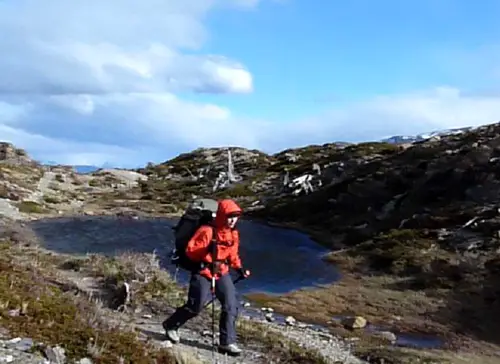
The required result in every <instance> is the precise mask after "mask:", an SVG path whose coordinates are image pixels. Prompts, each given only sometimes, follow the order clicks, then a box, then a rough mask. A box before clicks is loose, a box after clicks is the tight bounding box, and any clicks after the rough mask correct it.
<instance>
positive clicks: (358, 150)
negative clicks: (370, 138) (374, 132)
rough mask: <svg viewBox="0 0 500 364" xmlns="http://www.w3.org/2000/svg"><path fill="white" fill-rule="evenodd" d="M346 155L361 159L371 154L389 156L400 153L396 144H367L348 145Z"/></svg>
mask: <svg viewBox="0 0 500 364" xmlns="http://www.w3.org/2000/svg"><path fill="white" fill-rule="evenodd" d="M345 151H346V152H347V153H349V152H352V153H353V154H354V155H355V156H359V157H363V156H367V155H373V154H381V155H391V154H395V153H397V152H399V151H400V147H399V146H398V145H396V144H391V143H385V142H368V143H359V144H354V145H350V146H348V147H346V148H345Z"/></svg>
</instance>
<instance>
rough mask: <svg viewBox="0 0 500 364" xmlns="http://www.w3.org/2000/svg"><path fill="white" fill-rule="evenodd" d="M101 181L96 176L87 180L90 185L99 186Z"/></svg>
mask: <svg viewBox="0 0 500 364" xmlns="http://www.w3.org/2000/svg"><path fill="white" fill-rule="evenodd" d="M101 184H102V183H101V181H100V180H99V179H98V178H93V179H91V180H90V181H89V186H90V187H99V186H101Z"/></svg>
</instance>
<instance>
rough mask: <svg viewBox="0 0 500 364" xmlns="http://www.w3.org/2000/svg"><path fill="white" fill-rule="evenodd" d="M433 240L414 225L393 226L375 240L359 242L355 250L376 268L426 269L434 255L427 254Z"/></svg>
mask: <svg viewBox="0 0 500 364" xmlns="http://www.w3.org/2000/svg"><path fill="white" fill-rule="evenodd" d="M432 245H433V240H432V239H430V238H428V237H427V236H426V235H425V233H424V232H422V231H420V230H413V229H394V230H390V231H388V232H387V233H382V234H380V235H378V236H377V237H375V239H373V240H372V241H368V242H366V243H362V244H360V245H359V246H358V247H357V248H356V249H355V250H353V252H352V254H361V255H362V256H364V257H365V258H366V259H367V260H368V262H369V264H370V267H371V268H372V269H374V270H378V271H383V272H386V273H392V274H397V275H411V274H416V273H421V272H423V271H424V269H425V267H426V265H427V264H429V263H430V261H432V259H433V256H430V255H429V254H426V250H428V249H429V248H431V247H432Z"/></svg>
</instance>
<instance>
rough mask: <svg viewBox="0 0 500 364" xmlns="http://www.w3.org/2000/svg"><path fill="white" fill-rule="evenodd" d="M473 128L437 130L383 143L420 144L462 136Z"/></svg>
mask: <svg viewBox="0 0 500 364" xmlns="http://www.w3.org/2000/svg"><path fill="white" fill-rule="evenodd" d="M472 129H473V127H471V126H468V127H464V128H454V129H444V130H435V131H431V132H430V133H422V134H417V135H394V136H391V137H389V138H385V139H382V140H381V141H382V142H385V143H391V144H406V143H415V142H420V141H423V140H426V139H430V138H433V137H440V136H444V135H453V134H462V133H465V132H467V131H470V130H472Z"/></svg>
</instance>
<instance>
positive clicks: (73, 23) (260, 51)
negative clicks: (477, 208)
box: [0, 0, 500, 167]
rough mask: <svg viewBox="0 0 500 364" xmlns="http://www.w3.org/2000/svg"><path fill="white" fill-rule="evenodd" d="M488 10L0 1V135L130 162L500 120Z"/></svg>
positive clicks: (203, 1) (364, 0)
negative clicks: (208, 149)
mask: <svg viewBox="0 0 500 364" xmlns="http://www.w3.org/2000/svg"><path fill="white" fill-rule="evenodd" d="M499 14H500V3H498V2H496V1H493V0H482V1H481V2H477V3H474V2H472V1H465V0H421V1H396V0H380V1H369V0H352V1H349V2H347V1H346V2H339V1H322V2H319V1H311V0H309V1H305V0H169V1H164V0H144V1H143V2H140V3H139V2H137V1H133V0H120V1H118V0H109V1H106V2H102V1H98V0H87V1H83V0H74V1H72V2H71V4H69V3H68V2H65V1H63V0H46V1H44V2H43V3H41V2H39V1H35V0H3V1H2V2H0V33H1V34H9V35H10V36H9V37H3V38H2V39H0V52H1V54H2V55H3V56H2V58H1V59H0V140H7V141H10V142H13V143H15V144H16V145H19V146H21V147H23V148H26V149H27V150H28V152H30V153H31V154H32V155H33V156H34V157H35V158H37V159H39V160H51V161H56V162H60V163H68V164H95V165H101V164H103V163H108V164H111V165H115V166H123V167H134V166H139V165H143V164H145V163H147V162H148V161H154V162H160V161H163V160H165V159H168V158H171V157H173V156H175V155H177V154H179V153H181V152H186V151H189V150H192V149H195V148H197V147H200V146H205V147H208V146H224V145H239V146H243V147H248V148H259V149H262V150H264V151H267V152H276V151H278V150H280V149H284V148H287V147H294V146H301V145H306V144H313V143H325V142H329V141H335V140H345V141H362V140H373V139H379V138H383V137H387V136H391V135H395V134H415V133H421V132H426V131H430V130H435V129H445V128H451V127H460V126H469V125H481V124H486V123H491V122H495V121H499V120H500V117H499V115H500V93H499V92H498V91H499V88H498V82H499V81H500V44H499V39H500V37H499V35H500V27H499V26H498V25H497V22H496V21H495V20H496V18H498V15H499ZM55 25H57V26H55Z"/></svg>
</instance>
